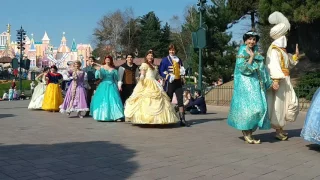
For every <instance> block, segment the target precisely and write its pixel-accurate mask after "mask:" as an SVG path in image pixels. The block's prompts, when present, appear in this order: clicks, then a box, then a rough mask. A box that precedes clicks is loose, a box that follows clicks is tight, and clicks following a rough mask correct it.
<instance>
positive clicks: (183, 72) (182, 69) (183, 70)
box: [180, 66, 186, 76]
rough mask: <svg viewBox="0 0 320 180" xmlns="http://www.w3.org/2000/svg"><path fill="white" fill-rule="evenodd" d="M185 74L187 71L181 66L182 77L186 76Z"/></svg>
mask: <svg viewBox="0 0 320 180" xmlns="http://www.w3.org/2000/svg"><path fill="white" fill-rule="evenodd" d="M185 74H186V69H185V68H184V67H183V66H181V67H180V75H181V76H184V75H185Z"/></svg>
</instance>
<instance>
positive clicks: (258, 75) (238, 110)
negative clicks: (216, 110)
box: [228, 31, 277, 144]
mask: <svg viewBox="0 0 320 180" xmlns="http://www.w3.org/2000/svg"><path fill="white" fill-rule="evenodd" d="M243 41H244V42H245V44H244V45H241V46H240V48H239V51H238V54H237V59H236V67H235V70H234V91H233V96H232V100H231V105H230V112H229V115H228V125H229V126H231V127H233V128H235V129H238V130H241V131H242V133H243V135H244V139H245V141H246V142H247V143H249V144H260V140H255V139H254V138H253V137H252V132H253V131H255V130H256V129H257V128H258V127H259V129H263V130H267V129H270V128H271V125H270V120H269V118H268V113H267V111H268V108H267V100H266V90H267V89H269V88H270V87H271V86H272V84H273V82H272V79H271V78H270V76H269V74H268V72H267V71H266V69H265V65H264V61H263V60H264V58H263V56H261V55H260V54H258V47H257V45H256V43H257V42H258V41H259V36H258V34H257V33H255V32H253V31H249V32H247V33H246V34H244V35H243ZM274 88H275V89H276V88H277V87H274Z"/></svg>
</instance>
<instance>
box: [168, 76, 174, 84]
mask: <svg viewBox="0 0 320 180" xmlns="http://www.w3.org/2000/svg"><path fill="white" fill-rule="evenodd" d="M174 78H175V76H174V75H170V76H169V83H172V82H173V81H174Z"/></svg>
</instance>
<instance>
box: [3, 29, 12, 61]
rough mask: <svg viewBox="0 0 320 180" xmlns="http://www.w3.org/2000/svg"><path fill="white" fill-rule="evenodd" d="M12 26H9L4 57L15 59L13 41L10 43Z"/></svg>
mask: <svg viewBox="0 0 320 180" xmlns="http://www.w3.org/2000/svg"><path fill="white" fill-rule="evenodd" d="M10 33H11V25H10V24H8V25H7V38H6V40H7V41H6V45H5V50H4V56H9V57H13V54H12V52H11V41H10V36H11V34H10Z"/></svg>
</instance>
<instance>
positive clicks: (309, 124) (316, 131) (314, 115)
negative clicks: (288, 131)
mask: <svg viewBox="0 0 320 180" xmlns="http://www.w3.org/2000/svg"><path fill="white" fill-rule="evenodd" d="M319 107H320V88H318V90H317V92H316V93H315V94H314V95H313V98H312V101H311V106H310V107H309V110H308V113H307V116H306V121H305V123H304V127H303V129H302V132H301V137H303V139H305V140H306V141H309V142H312V143H316V144H320V108H319Z"/></svg>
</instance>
